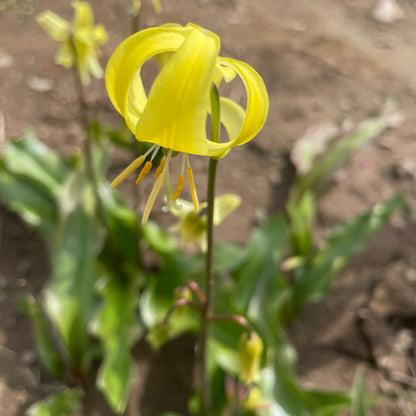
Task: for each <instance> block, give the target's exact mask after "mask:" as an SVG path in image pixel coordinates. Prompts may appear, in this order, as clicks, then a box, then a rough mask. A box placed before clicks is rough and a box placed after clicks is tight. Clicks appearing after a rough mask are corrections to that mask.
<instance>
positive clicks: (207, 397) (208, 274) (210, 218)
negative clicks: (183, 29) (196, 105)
mask: <svg viewBox="0 0 416 416" xmlns="http://www.w3.org/2000/svg"><path fill="white" fill-rule="evenodd" d="M211 140H212V141H213V142H216V143H219V140H220V100H219V94H218V89H217V87H216V86H215V85H212V87H211ZM217 164H218V160H217V159H212V158H211V159H210V161H209V173H208V196H207V202H208V208H207V210H208V212H207V254H206V267H205V297H206V302H205V303H204V305H203V308H202V313H201V333H200V342H199V366H200V372H201V373H200V386H201V390H202V410H203V414H204V416H210V415H211V413H212V403H211V380H210V377H209V374H208V369H207V364H208V363H207V361H208V359H207V358H208V357H207V355H208V354H207V350H208V348H207V347H208V339H209V326H210V316H211V315H212V306H213V302H212V300H213V295H214V288H215V282H214V274H213V272H212V260H213V249H214V199H215V178H216V173H217Z"/></svg>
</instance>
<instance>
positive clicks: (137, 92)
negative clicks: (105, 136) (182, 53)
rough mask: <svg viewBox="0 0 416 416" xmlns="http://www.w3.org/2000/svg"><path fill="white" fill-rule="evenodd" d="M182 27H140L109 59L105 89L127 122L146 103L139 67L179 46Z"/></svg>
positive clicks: (181, 39) (182, 39) (138, 112)
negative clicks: (143, 28) (140, 29)
mask: <svg viewBox="0 0 416 416" xmlns="http://www.w3.org/2000/svg"><path fill="white" fill-rule="evenodd" d="M184 29H185V28H183V27H182V26H179V25H171V24H170V25H164V26H161V27H157V28H149V29H145V30H142V31H140V32H138V33H136V34H134V35H132V36H130V37H129V38H127V39H126V40H125V41H124V42H122V43H121V44H120V45H119V46H118V48H117V49H116V50H115V52H114V53H113V55H112V56H111V58H110V59H109V61H108V64H107V68H106V71H105V83H106V87H107V92H108V95H109V97H110V100H111V102H112V103H113V105H114V107H115V108H116V110H117V111H118V112H119V113H120V114H121V115H122V116H123V117H125V118H126V122H127V124H129V122H128V118H129V117H130V116H133V117H136V118H137V117H138V116H140V114H141V113H142V112H143V109H144V107H145V105H146V102H147V98H146V95H145V93H144V88H143V84H142V81H141V78H140V68H141V67H142V65H143V64H144V63H145V61H147V60H148V59H149V58H151V57H152V56H154V55H158V54H160V53H163V52H171V51H175V50H176V49H178V48H179V47H180V46H181V44H182V43H183V41H184V39H185V38H184V33H185V30H184ZM129 93H130V94H131V95H130V96H129ZM127 110H128V111H129V113H132V114H127Z"/></svg>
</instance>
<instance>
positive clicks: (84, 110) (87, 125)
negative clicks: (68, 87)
mask: <svg viewBox="0 0 416 416" xmlns="http://www.w3.org/2000/svg"><path fill="white" fill-rule="evenodd" d="M69 44H70V45H71V49H72V53H73V57H74V66H73V68H72V69H73V70H72V73H73V74H74V83H75V87H76V89H77V94H78V103H79V106H80V112H81V115H80V119H81V123H82V125H83V128H84V131H85V141H84V147H83V149H84V156H85V171H86V173H87V177H88V180H89V181H90V183H91V186H92V188H93V192H94V197H95V200H96V204H97V214H98V216H99V218H100V219H101V220H102V221H103V223H104V225H106V224H107V220H106V216H105V211H104V208H103V206H102V202H101V199H100V196H99V193H98V182H97V178H96V175H95V171H94V162H93V156H92V137H91V119H90V114H89V106H88V104H87V100H86V99H85V93H84V85H83V83H82V79H81V76H80V71H79V64H80V63H79V57H78V53H77V48H76V46H75V41H74V38H73V37H72V36H71V37H70V39H69Z"/></svg>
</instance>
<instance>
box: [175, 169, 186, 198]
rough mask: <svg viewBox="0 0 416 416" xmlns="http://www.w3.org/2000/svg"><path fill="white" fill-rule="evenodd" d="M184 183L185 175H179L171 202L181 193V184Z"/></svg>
mask: <svg viewBox="0 0 416 416" xmlns="http://www.w3.org/2000/svg"><path fill="white" fill-rule="evenodd" d="M184 182H185V175H180V176H179V178H178V184H177V185H176V191H175V193H174V194H173V200H174V201H176V200H177V199H178V198H179V195H180V194H181V192H182V188H183V184H184Z"/></svg>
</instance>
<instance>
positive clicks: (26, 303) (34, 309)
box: [22, 295, 69, 378]
mask: <svg viewBox="0 0 416 416" xmlns="http://www.w3.org/2000/svg"><path fill="white" fill-rule="evenodd" d="M22 309H23V312H24V313H26V315H27V316H28V317H29V318H30V320H31V321H32V324H33V327H34V331H35V348H36V352H37V354H38V356H39V359H40V362H41V363H42V365H43V367H44V368H45V369H46V370H47V371H48V372H49V373H50V374H52V375H53V376H55V377H57V378H62V377H63V376H64V375H65V370H66V365H65V361H64V360H63V358H62V357H61V355H59V353H58V350H59V349H62V346H61V345H59V346H57V343H60V344H61V343H62V340H60V339H57V337H58V335H57V334H55V333H54V334H52V328H51V327H50V326H51V325H50V322H49V321H48V319H47V317H46V316H45V314H44V313H43V311H42V310H41V307H40V305H39V304H38V303H37V302H36V299H35V298H34V297H33V296H31V295H26V296H25V298H24V299H23V300H22ZM65 353H66V354H68V353H67V352H66V351H65ZM68 358H69V357H68ZM68 358H67V359H68Z"/></svg>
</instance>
